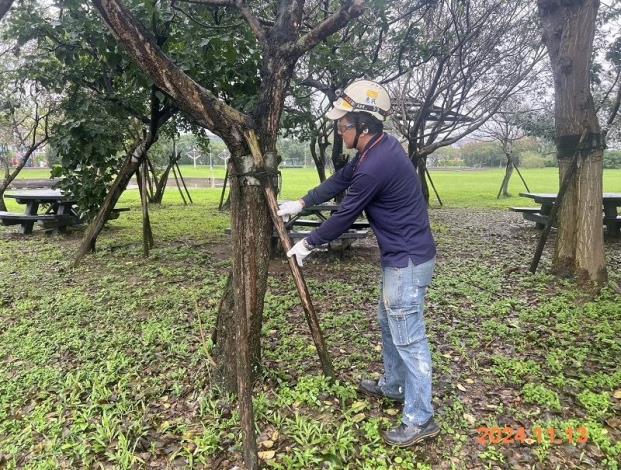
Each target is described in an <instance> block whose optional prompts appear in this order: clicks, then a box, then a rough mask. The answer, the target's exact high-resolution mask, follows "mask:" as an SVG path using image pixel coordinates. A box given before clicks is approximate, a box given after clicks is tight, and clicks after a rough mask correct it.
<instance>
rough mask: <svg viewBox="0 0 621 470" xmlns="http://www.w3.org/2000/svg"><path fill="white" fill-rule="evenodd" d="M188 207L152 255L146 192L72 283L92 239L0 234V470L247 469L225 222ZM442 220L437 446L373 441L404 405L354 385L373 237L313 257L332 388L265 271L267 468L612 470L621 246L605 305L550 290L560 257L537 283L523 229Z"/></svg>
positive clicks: (434, 292)
mask: <svg viewBox="0 0 621 470" xmlns="http://www.w3.org/2000/svg"><path fill="white" fill-rule="evenodd" d="M291 171H297V170H291ZM467 175H468V173H466V176H467ZM445 177H446V178H448V176H445ZM442 178H443V177H442V176H441V175H438V182H440V181H441V180H442ZM459 178H461V176H459ZM290 181H291V179H290ZM448 181H449V180H445V182H446V183H447V188H446V194H447V198H448V197H449V194H450V191H449V187H448ZM456 181H457V180H456ZM460 181H461V180H460ZM299 189H305V188H302V183H300V187H299V188H298V187H296V188H292V189H290V190H289V189H287V188H286V187H285V192H284V196H286V197H296V196H297V194H294V193H297V191H298V190H299ZM537 190H546V189H544V188H541V189H539V188H537ZM492 192H493V191H492ZM192 194H193V198H194V201H195V204H194V205H192V206H184V205H183V204H182V203H181V200H180V197H179V195H178V193H177V192H175V191H170V192H169V193H168V194H167V196H166V197H165V202H164V204H163V205H162V206H161V207H153V208H152V209H151V220H152V223H153V229H154V235H155V241H156V246H155V248H154V249H153V251H152V253H151V256H150V257H149V258H146V259H145V258H144V257H143V256H142V244H141V238H140V237H141V227H140V220H141V216H140V210H139V200H138V195H137V192H136V191H127V192H126V193H125V194H124V196H123V197H122V199H121V202H120V204H119V205H122V206H129V207H131V208H132V210H131V211H130V212H129V213H123V214H122V215H121V217H120V218H119V219H118V220H115V221H112V222H111V223H110V224H109V228H108V229H107V230H106V231H105V232H104V233H103V234H102V235H101V237H100V240H99V241H98V252H97V253H96V254H94V255H90V256H88V257H87V258H86V259H84V261H83V262H82V263H81V264H80V265H79V266H78V267H77V268H74V269H70V268H69V267H68V262H69V261H70V260H71V258H72V256H73V254H74V253H75V251H76V249H77V246H78V243H79V239H80V235H81V233H80V232H78V231H76V232H73V233H70V234H68V235H66V236H58V235H53V236H45V235H43V234H42V233H41V232H39V233H37V234H35V235H33V236H31V237H23V236H21V235H19V234H15V233H14V232H15V230H14V229H13V228H1V229H0V323H1V324H2V325H3V328H2V329H0V467H3V468H9V469H13V468H33V469H34V468H37V469H39V468H59V467H63V468H87V467H88V468H90V467H97V466H102V467H103V468H143V467H147V466H148V467H151V468H170V467H175V468H191V467H194V468H208V469H215V468H225V469H228V468H231V467H233V466H234V465H240V464H241V452H240V451H241V442H240V432H239V417H238V414H237V411H236V408H235V402H234V400H233V399H232V398H231V397H228V396H226V395H225V394H222V393H220V392H219V391H218V390H217V389H215V388H214V387H213V386H212V384H211V377H210V374H211V370H212V362H211V349H212V346H213V345H212V344H211V340H210V333H211V330H212V328H213V325H214V321H215V313H216V309H217V306H218V301H219V294H220V292H221V290H222V287H223V284H224V281H225V278H226V275H227V273H228V270H229V267H230V261H229V256H230V250H229V247H228V242H227V238H226V237H225V235H224V229H225V228H226V227H228V226H229V222H228V215H227V214H225V213H221V212H219V211H218V210H217V203H218V200H219V191H218V190H194V191H192ZM471 200H472V201H473V202H476V201H478V200H477V199H476V197H474V196H473V197H472V199H471ZM464 205H465V206H467V204H464ZM430 214H431V219H432V225H433V228H434V233H435V237H436V240H437V242H438V252H439V255H438V266H437V272H436V276H435V280H434V283H433V284H432V287H431V288H430V290H429V293H428V303H427V313H426V315H427V322H428V333H429V337H430V342H431V346H432V354H433V364H434V405H435V407H436V419H437V421H438V423H439V424H440V426H441V428H442V434H441V435H440V437H438V438H437V439H436V440H434V441H433V442H430V443H426V444H424V445H420V446H418V447H416V448H414V449H411V450H401V449H394V448H390V447H387V446H385V445H384V444H383V443H382V442H381V438H380V434H379V431H380V429H382V428H385V427H386V426H388V425H389V424H390V423H392V422H394V420H395V419H396V418H397V417H398V415H399V408H398V407H395V406H394V405H393V404H391V403H389V402H382V401H381V400H372V399H367V398H363V397H360V396H358V395H357V393H356V388H355V383H357V381H358V380H359V379H360V378H361V377H366V376H367V375H369V374H370V375H372V376H374V377H378V376H379V373H380V371H381V352H380V351H381V346H380V338H379V332H378V331H377V326H376V323H375V309H376V302H377V296H378V293H379V290H378V285H377V280H378V276H379V267H378V259H377V251H376V248H375V247H374V242H373V241H372V240H369V241H366V242H359V243H357V244H356V246H355V247H354V249H353V250H351V252H350V253H348V254H347V256H346V257H345V258H344V259H342V260H341V259H339V258H338V257H336V256H334V255H333V254H329V253H318V254H314V255H313V256H312V257H311V258H310V259H309V262H308V263H305V268H304V271H305V276H306V278H307V281H308V284H309V287H310V289H311V292H312V296H313V301H314V303H315V305H316V307H317V310H318V313H319V315H320V319H321V324H322V327H323V329H324V333H325V335H326V340H327V344H328V346H329V348H330V353H331V355H332V357H333V361H334V365H335V369H336V371H337V374H338V381H337V382H336V383H334V384H329V383H327V382H326V380H325V379H324V378H323V377H322V376H321V373H320V368H319V363H318V359H317V356H316V353H315V350H314V347H313V345H312V341H311V339H310V334H309V332H308V328H307V326H306V323H305V322H304V320H303V314H302V311H301V308H300V306H299V301H298V299H297V294H296V292H295V288H294V285H293V282H292V281H291V279H290V277H291V276H290V275H289V274H288V271H287V267H286V263H285V262H284V260H282V259H281V258H277V259H275V260H274V261H273V262H272V264H271V268H270V278H269V287H268V294H267V296H266V302H265V324H264V331H263V333H264V334H263V346H264V353H263V366H264V368H263V370H262V372H261V374H260V379H259V381H258V382H257V384H256V387H255V399H254V407H255V413H256V418H257V428H258V433H257V434H258V436H259V441H260V442H261V444H260V450H261V451H264V452H268V453H267V454H262V455H263V458H264V459H265V460H264V463H265V464H266V466H268V467H270V468H277V469H314V468H351V469H359V468H360V469H373V470H375V469H397V470H399V469H404V470H405V469H427V468H451V467H454V468H473V467H477V466H478V467H480V468H484V467H493V466H499V467H513V468H516V467H530V466H532V467H536V468H568V467H572V466H574V467H578V468H581V467H586V466H589V467H593V468H610V469H616V468H619V465H618V462H619V459H620V458H621V441H620V437H621V436H620V424H621V422H620V420H619V412H620V411H621V401H620V397H621V369H620V368H619V364H618V362H619V357H621V344H620V342H619V337H620V336H621V308H620V306H619V305H620V304H619V285H620V284H621V242H620V241H615V240H608V241H607V244H606V247H607V259H608V265H609V274H610V282H609V285H608V286H607V287H606V288H605V289H604V290H603V291H602V292H601V294H599V295H598V296H596V297H594V298H593V297H591V296H588V295H585V294H583V293H581V292H580V291H579V290H577V289H576V288H575V285H574V283H573V282H572V281H571V280H562V279H556V278H553V277H551V276H549V275H548V274H547V271H548V269H549V253H550V247H548V248H547V250H546V253H545V256H544V259H543V265H542V268H541V269H540V271H539V272H538V273H537V274H536V275H531V274H529V273H527V272H526V269H525V266H527V264H528V262H529V261H530V257H531V256H532V251H533V250H534V244H535V240H536V235H537V232H536V231H535V230H534V229H533V228H532V227H530V226H529V225H527V224H525V223H523V222H522V221H521V218H520V216H519V214H514V213H509V212H508V211H490V210H488V209H487V208H483V209H465V208H456V209H455V208H451V209H446V208H443V209H437V208H434V209H432V210H431V211H430ZM456 220H459V221H460V223H459V224H456V223H455V221H456ZM504 426H508V427H510V428H512V429H514V430H518V429H519V428H521V427H524V428H525V433H526V437H527V438H528V441H526V442H525V443H523V444H520V443H517V442H511V443H507V444H504V445H503V444H500V443H499V444H495V445H492V444H490V443H489V441H487V440H486V441H485V442H484V443H483V444H480V443H478V438H479V437H480V436H483V437H485V436H484V435H482V434H481V433H479V432H478V431H477V429H478V428H480V427H500V428H502V427H504ZM537 428H541V429H543V430H544V431H543V433H542V434H541V436H538V435H537V431H536V429H537ZM582 428H585V429H588V437H587V441H586V443H579V444H577V445H570V444H569V443H568V440H569V435H568V434H567V430H573V432H574V435H573V436H572V439H573V440H577V439H578V438H579V437H580V433H581V432H582V431H583V429H582ZM548 429H555V430H556V431H555V432H556V439H559V438H560V439H561V443H555V444H553V443H551V441H550V437H549V435H548V432H547V430H548ZM271 451H273V454H270V452H271Z"/></svg>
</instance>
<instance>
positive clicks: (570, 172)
mask: <svg viewBox="0 0 621 470" xmlns="http://www.w3.org/2000/svg"><path fill="white" fill-rule="evenodd" d="M587 133H588V129H586V128H585V129H584V131H583V132H582V135H581V136H580V140H579V141H578V144H577V145H576V147H577V149H576V151H575V153H574V155H573V157H572V159H571V163H570V165H569V168H568V169H567V173H565V175H564V176H563V181H562V182H561V187H560V188H559V190H558V195H557V196H556V200H555V201H554V204H553V205H552V210H551V211H550V215H548V220H547V221H546V224H545V226H544V227H543V230H542V232H541V236H540V237H539V243H537V248H536V249H535V255H534V256H533V260H532V261H531V263H530V268H529V271H530V272H531V273H533V274H535V272H536V271H537V266H539V260H541V254H542V253H543V249H544V248H545V246H546V241H547V240H548V235H550V230H552V224H553V223H554V222H555V221H556V214H557V213H558V208H559V207H560V206H561V203H562V202H563V197H564V196H565V193H566V192H567V189H568V188H569V185H570V184H571V183H572V181H573V179H574V173H575V172H576V169H577V168H578V159H579V158H580V154H581V148H580V147H581V146H582V144H583V142H584V140H585V138H586V136H587Z"/></svg>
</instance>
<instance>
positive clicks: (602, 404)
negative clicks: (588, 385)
mask: <svg viewBox="0 0 621 470" xmlns="http://www.w3.org/2000/svg"><path fill="white" fill-rule="evenodd" d="M578 401H579V402H580V404H581V405H582V406H583V407H584V408H585V409H586V410H587V413H589V416H590V417H591V418H593V419H595V420H600V419H602V418H604V417H606V415H608V413H609V411H610V407H611V403H610V394H609V393H608V392H602V393H594V392H591V391H590V390H585V391H583V392H582V393H580V395H578Z"/></svg>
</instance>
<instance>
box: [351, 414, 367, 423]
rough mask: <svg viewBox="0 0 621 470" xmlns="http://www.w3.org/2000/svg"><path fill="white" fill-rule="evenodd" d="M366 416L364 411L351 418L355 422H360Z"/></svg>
mask: <svg viewBox="0 0 621 470" xmlns="http://www.w3.org/2000/svg"><path fill="white" fill-rule="evenodd" d="M365 418H366V415H365V414H364V413H358V414H357V415H354V416H353V417H352V419H351V420H352V421H353V422H354V423H359V422H360V421H362V420H363V419H365Z"/></svg>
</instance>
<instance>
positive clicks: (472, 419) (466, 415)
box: [464, 413, 477, 426]
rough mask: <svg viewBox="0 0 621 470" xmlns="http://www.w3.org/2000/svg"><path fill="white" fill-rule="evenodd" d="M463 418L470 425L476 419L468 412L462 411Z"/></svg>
mask: <svg viewBox="0 0 621 470" xmlns="http://www.w3.org/2000/svg"><path fill="white" fill-rule="evenodd" d="M464 419H465V420H466V421H468V424H469V425H470V426H472V425H473V424H474V423H476V421H477V419H476V418H475V417H474V416H472V415H471V414H469V413H464Z"/></svg>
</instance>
